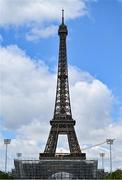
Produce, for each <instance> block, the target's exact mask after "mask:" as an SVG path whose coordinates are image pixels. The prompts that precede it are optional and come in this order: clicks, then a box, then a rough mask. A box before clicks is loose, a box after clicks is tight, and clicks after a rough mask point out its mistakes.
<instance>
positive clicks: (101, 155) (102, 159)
mask: <svg viewBox="0 0 122 180" xmlns="http://www.w3.org/2000/svg"><path fill="white" fill-rule="evenodd" d="M104 156H105V153H100V157H101V162H102V163H101V164H102V169H104Z"/></svg>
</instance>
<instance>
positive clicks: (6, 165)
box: [5, 144, 7, 173]
mask: <svg viewBox="0 0 122 180" xmlns="http://www.w3.org/2000/svg"><path fill="white" fill-rule="evenodd" d="M5 146H6V150H5V173H6V171H7V144H5Z"/></svg>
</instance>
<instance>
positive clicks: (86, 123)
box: [0, 45, 122, 161]
mask: <svg viewBox="0 0 122 180" xmlns="http://www.w3.org/2000/svg"><path fill="white" fill-rule="evenodd" d="M0 57H1V58H0V91H1V92H0V94H1V96H0V115H1V117H2V120H3V123H2V126H3V127H4V128H5V129H6V130H12V131H14V132H15V134H16V137H15V138H16V139H14V140H12V143H11V145H10V153H11V154H12V157H13V156H14V157H15V154H16V153H17V152H18V151H20V152H22V153H23V156H24V155H27V154H31V156H32V154H34V153H36V155H37V154H38V153H39V152H40V151H41V152H42V151H43V149H44V146H45V143H46V140H47V137H48V134H49V130H50V125H49V120H51V118H52V116H53V110H54V101H55V88H56V74H55V73H54V74H53V73H51V72H50V71H49V69H48V67H47V66H46V65H45V64H44V63H43V62H42V61H41V60H38V62H37V61H36V60H34V59H31V58H30V57H29V56H27V55H26V53H25V52H24V51H23V50H21V49H20V48H18V47H17V46H14V45H11V46H8V47H1V48H0ZM69 77H70V89H71V105H72V112H73V118H74V119H75V120H76V130H77V135H78V139H79V142H80V145H81V147H82V148H83V147H84V146H86V144H96V143H99V142H102V141H104V140H105V139H106V138H116V139H117V140H116V146H115V148H114V149H113V150H114V154H115V155H114V159H115V160H117V161H118V159H119V160H120V159H121V158H120V157H121V156H120V155H121V151H120V149H121V148H120V146H121V144H122V142H121V139H122V124H121V122H120V121H119V122H114V123H113V122H112V120H111V115H110V114H111V107H112V103H113V95H112V93H111V91H110V90H109V89H108V87H107V86H106V85H105V84H103V83H102V82H101V81H99V80H97V79H95V78H94V77H92V76H91V75H90V74H89V73H87V72H82V71H81V70H79V69H78V68H76V67H72V66H71V67H70V69H69ZM2 138H3V137H1V139H2ZM2 141H3V140H2ZM2 143H3V142H2ZM2 143H0V144H1V145H0V149H1V152H3V150H2V149H3V148H4V147H3V145H2ZM106 146H107V145H106ZM23 147H24V148H23ZM62 148H63V150H64V149H65V146H64V147H62ZM59 149H60V144H59ZM101 150H105V151H106V152H107V154H108V149H107V148H106V147H105V148H104V147H103V149H102V148H96V149H95V148H94V149H93V150H92V151H88V152H87V156H88V157H93V155H94V154H95V155H94V156H96V157H98V155H99V152H100V151H101ZM119 156H120V157H119ZM27 157H28V156H27ZM106 158H108V155H107V156H106Z"/></svg>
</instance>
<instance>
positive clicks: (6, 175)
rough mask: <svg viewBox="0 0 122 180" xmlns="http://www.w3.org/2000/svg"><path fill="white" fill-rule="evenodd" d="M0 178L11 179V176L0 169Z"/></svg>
mask: <svg viewBox="0 0 122 180" xmlns="http://www.w3.org/2000/svg"><path fill="white" fill-rule="evenodd" d="M0 179H13V177H12V176H11V175H9V174H8V173H4V172H2V171H0Z"/></svg>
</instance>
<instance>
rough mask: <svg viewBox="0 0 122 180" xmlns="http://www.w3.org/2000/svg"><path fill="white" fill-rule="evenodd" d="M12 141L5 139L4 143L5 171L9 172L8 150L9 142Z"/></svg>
mask: <svg viewBox="0 0 122 180" xmlns="http://www.w3.org/2000/svg"><path fill="white" fill-rule="evenodd" d="M10 143H11V139H4V144H5V146H6V150H5V172H7V151H8V144H10Z"/></svg>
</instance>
